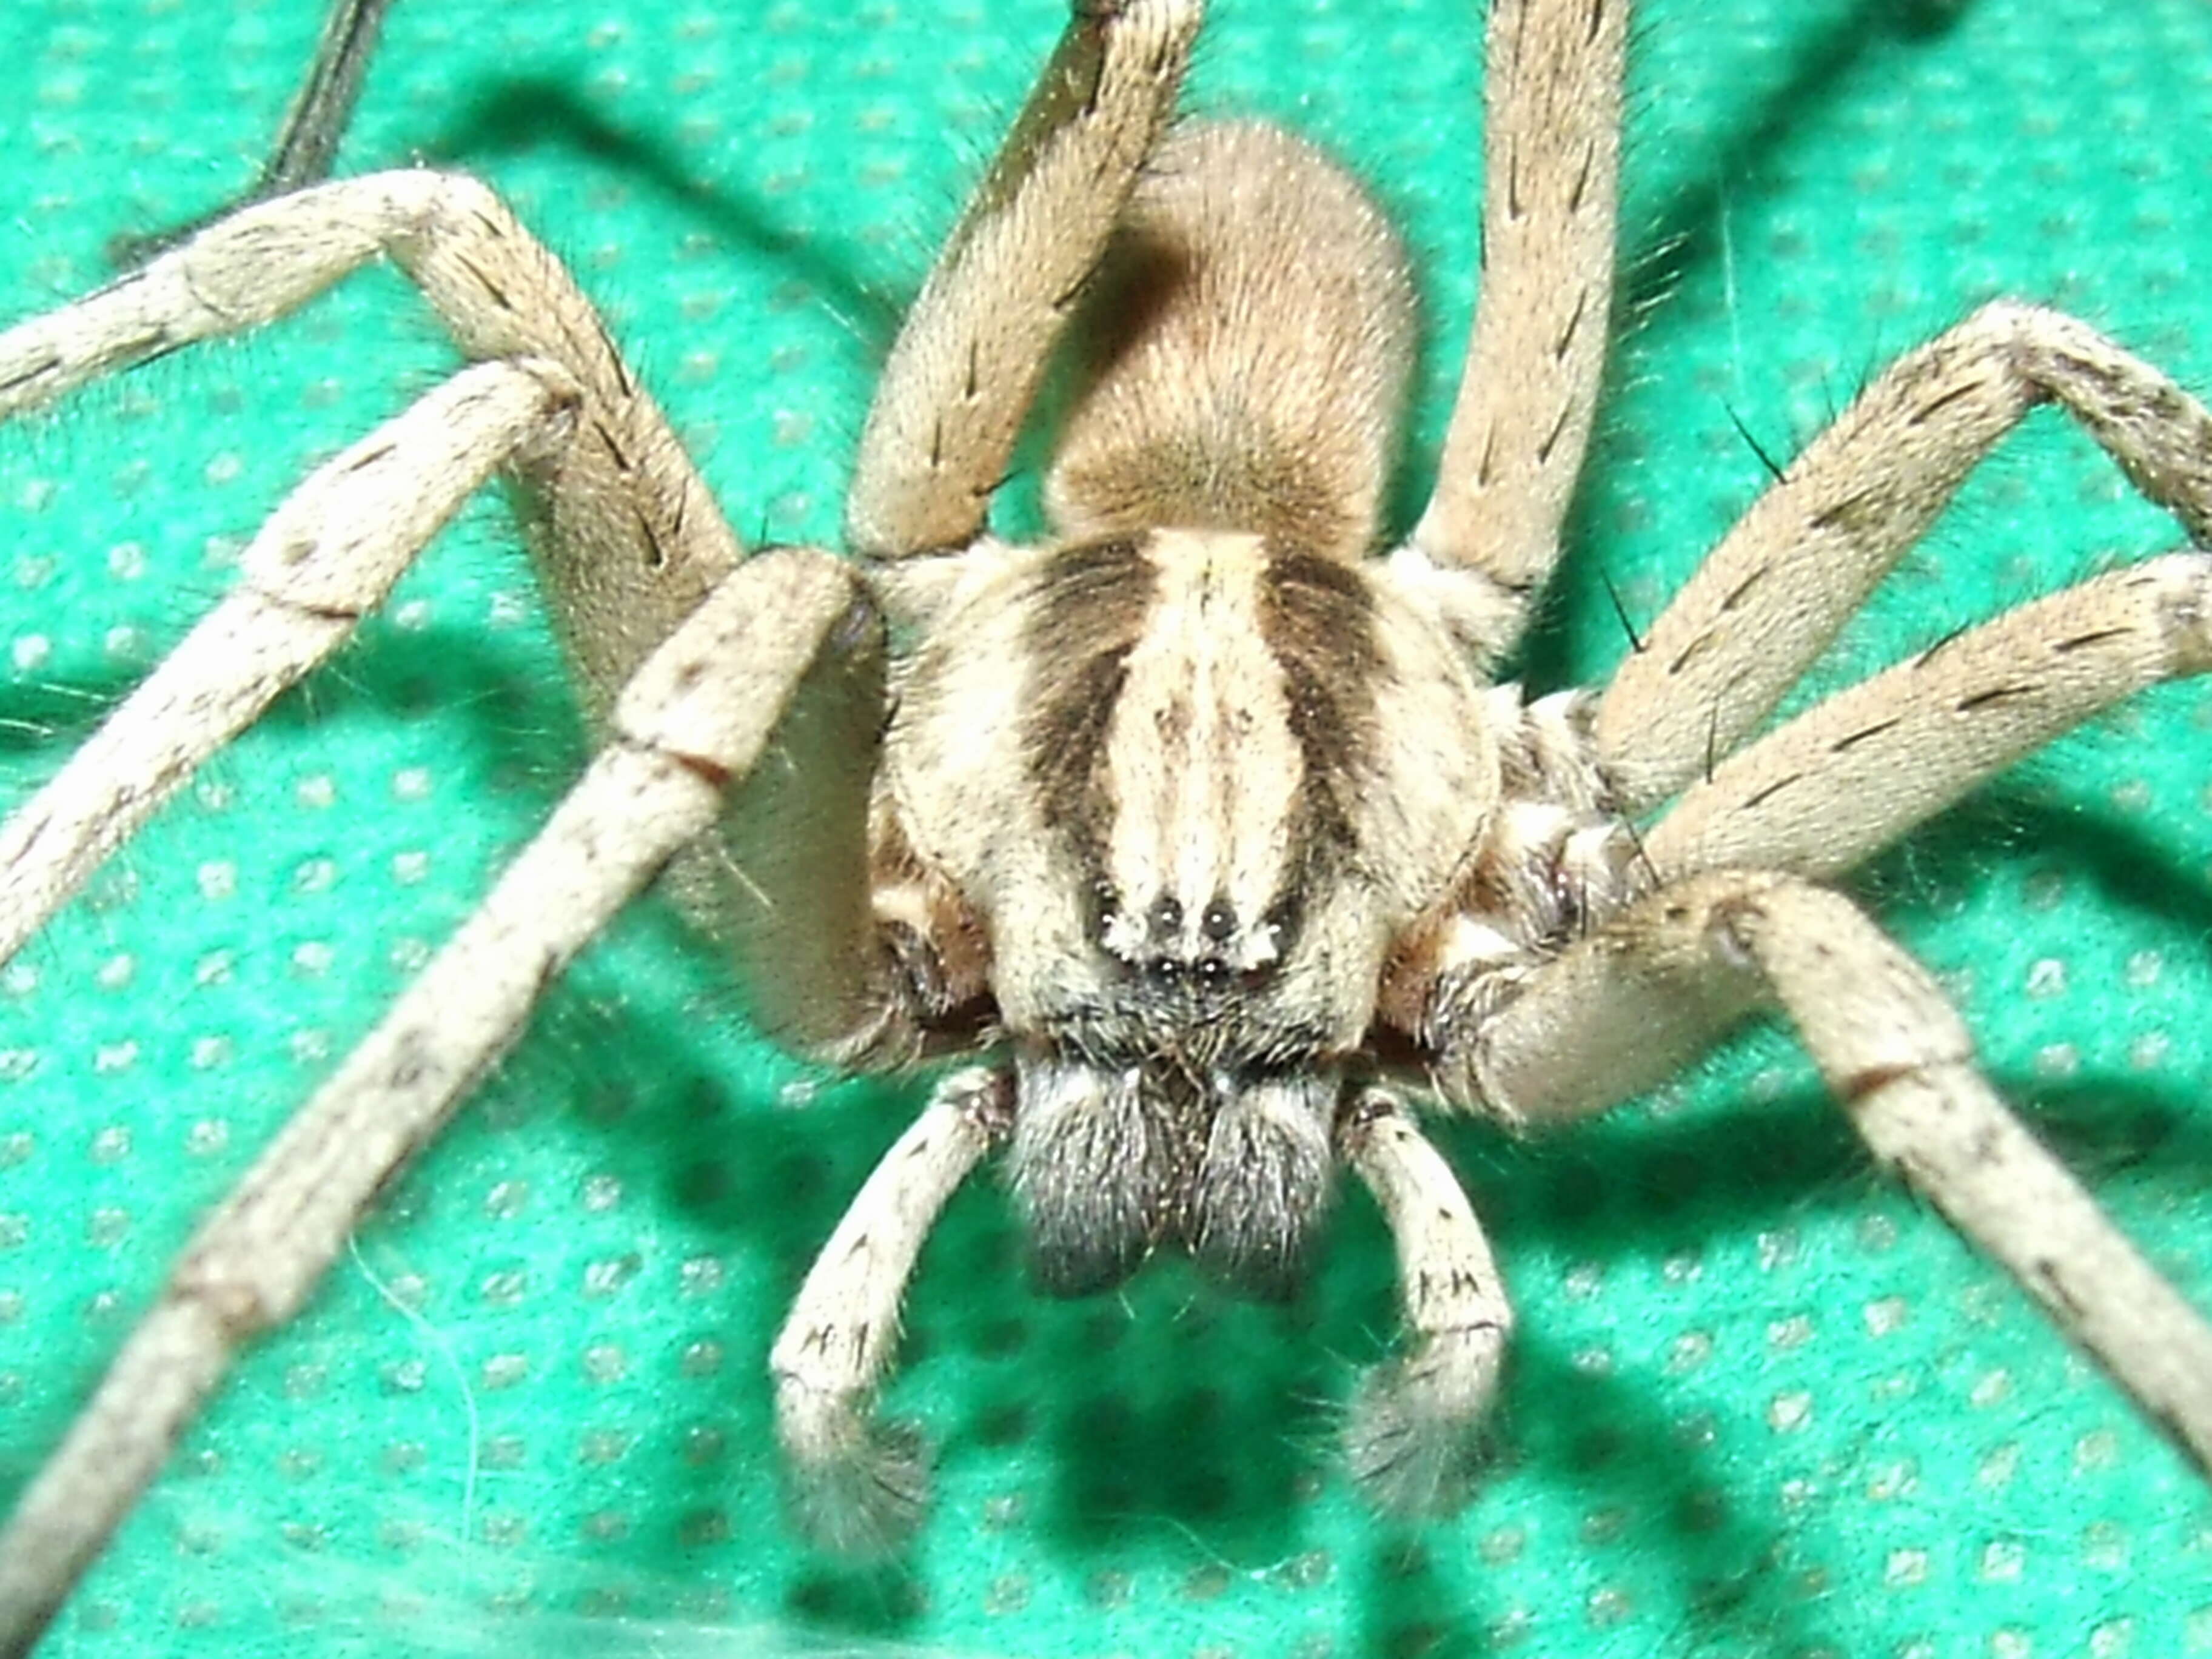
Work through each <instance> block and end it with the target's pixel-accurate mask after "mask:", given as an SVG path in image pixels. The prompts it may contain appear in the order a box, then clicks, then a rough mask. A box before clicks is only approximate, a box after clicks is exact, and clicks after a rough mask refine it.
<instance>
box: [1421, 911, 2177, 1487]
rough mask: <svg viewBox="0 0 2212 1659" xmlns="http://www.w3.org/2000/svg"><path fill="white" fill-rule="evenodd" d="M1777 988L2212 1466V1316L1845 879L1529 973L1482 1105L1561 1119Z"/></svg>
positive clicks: (1912, 1148) (2152, 1407)
mask: <svg viewBox="0 0 2212 1659" xmlns="http://www.w3.org/2000/svg"><path fill="white" fill-rule="evenodd" d="M1762 1001H1763V1002H1766V1003H1769V1004H1771V1005H1772V1006H1775V1007H1776V1008H1778V1010H1779V1012H1782V1013H1783V1014H1784V1016H1785V1017H1786V1018H1789V1020H1790V1022H1791V1024H1794V1025H1795V1026H1796V1029H1797V1032H1798V1035H1799V1036H1800V1037H1801V1038H1802V1040H1803V1042H1804V1043H1805V1046H1806V1048H1807V1049H1808V1051H1809V1052H1810V1053H1811V1054H1812V1056H1813V1058H1814V1060H1815V1061H1816V1062H1817V1063H1818V1065H1819V1066H1820V1072H1821V1075H1822V1076H1823V1077H1824V1078H1825V1079H1826V1080H1827V1084H1828V1086H1829V1088H1830V1089H1831V1090H1832V1091H1833V1092H1834V1094H1835V1096H1836V1097H1837V1100H1838V1103H1839V1104H1841V1106H1842V1107H1843V1109H1844V1112H1845V1114H1846V1115H1848V1116H1849V1117H1850V1120H1851V1122H1852V1124H1853V1126H1854V1127H1856V1128H1857V1130H1858V1132H1859V1133H1860V1134H1861V1135H1862V1136H1863V1138H1864V1139H1865V1140H1866V1142H1867V1145H1868V1146H1869V1147H1870V1148H1871V1149H1872V1150H1873V1152H1874V1154H1875V1157H1876V1158H1878V1159H1880V1160H1881V1163H1882V1164H1885V1165H1886V1166H1887V1167H1889V1168H1891V1169H1893V1170H1896V1171H1897V1172H1898V1173H1899V1174H1900V1175H1902V1176H1904V1177H1905V1180H1906V1181H1907V1182H1910V1183H1911V1185H1912V1187H1913V1188H1915V1189H1916V1190H1917V1191H1918V1192H1919V1193H1920V1194H1923V1196H1924V1197H1926V1198H1927V1199H1928V1200H1929V1202H1931V1203H1932V1204H1934V1205H1935V1206H1936V1208H1937V1209H1938V1210H1940V1211H1942V1213H1943V1214H1944V1216H1945V1217H1946V1218H1948V1219H1949V1221H1950V1222H1951V1224H1952V1225H1953V1226H1954V1227H1956V1228H1957V1229H1958V1230H1959V1231H1960V1233H1962V1234H1964V1235H1965V1236H1966V1237H1967V1238H1968V1239H1969V1240H1971V1241H1972V1243H1974V1244H1975V1245H1976V1246H1978V1248H1979V1249H1982V1250H1983V1251H1984V1252H1985V1253H1986V1254H1987V1255H1990V1256H1991V1257H1993V1258H1994V1259H1995V1260H1996V1261H1997V1262H1999V1263H2000V1264H2001V1265H2002V1266H2003V1267H2004V1268H2005V1269H2006V1270H2007V1271H2008V1273H2011V1274H2012V1276H2013V1277H2014V1278H2015V1279H2018V1280H2019V1281H2020V1283H2021V1285H2022V1286H2023V1287H2024V1288H2025V1289H2026V1290H2027V1291H2028V1293H2029V1294H2030V1295H2032V1296H2033V1297H2035V1299H2036V1300H2037V1301H2038V1302H2039V1303H2040V1304H2042V1305H2043V1307H2044V1310H2045V1312H2046V1313H2048V1314H2049V1315H2050V1316H2051V1320H2052V1322H2054V1323H2056V1324H2057V1326H2058V1327H2059V1328H2060V1329H2062V1330H2063V1331H2064V1332H2065V1333H2066V1334H2068V1335H2069V1336H2070V1337H2071V1338H2073V1340H2075V1341H2076V1342H2077V1343H2079V1344H2080V1345H2081V1347H2082V1348H2083V1349H2084V1350H2086V1351H2087V1352H2088V1353H2089V1354H2090V1356H2091V1357H2092V1358H2094V1359H2095V1360H2096V1361H2097V1362H2098V1364H2100V1365H2102V1366H2103V1367H2104V1368H2105V1370H2106V1371H2107V1372H2108V1373H2109V1374H2110V1375H2111V1376H2112V1379H2113V1380H2114V1381H2115V1382H2117V1383H2118V1384H2119V1385H2120V1387H2121V1388H2122V1389H2124V1390H2125V1391H2126V1392H2127V1393H2128V1394H2130V1395H2132V1396H2133V1397H2134V1398H2135V1400H2136V1402H2137V1403H2138V1405H2140V1407H2142V1410H2143V1412H2144V1413H2145V1414H2146V1415H2147V1416H2148V1417H2149V1418H2150V1419H2151V1420H2152V1421H2154V1422H2155V1423H2158V1424H2159V1425H2161V1426H2162V1427H2164V1428H2165V1429H2166V1431H2167V1432H2168V1433H2170V1434H2171V1435H2172V1437H2173V1438H2174V1439H2175V1440H2176V1441H2177V1442H2178V1443H2179V1444H2180V1445H2181V1446H2182V1447H2183V1448H2184V1449H2185V1450H2186V1451H2187V1452H2188V1454H2189V1455H2191V1457H2192V1458H2194V1459H2195V1460H2196V1462H2197V1463H2198V1464H2199V1466H2200V1467H2203V1468H2206V1469H2207V1470H2208V1471H2212V1325H2208V1324H2207V1322H2206V1321H2205V1319H2204V1317H2203V1315H2201V1314H2199V1313H2198V1312H2197V1310H2194V1309H2193V1308H2191V1306H2190V1305H2189V1304H2187V1303H2185V1302H2184V1301H2183V1300H2182V1299H2181V1297H2180V1296H2179V1294H2178V1293H2177V1292H2176V1291H2174V1290H2173V1289H2172V1287H2171V1286H2170V1285H2167V1284H2166V1282H2165V1280H2164V1279H2160V1277H2159V1275H2158V1273H2156V1271H2155V1270H2154V1269H2153V1268H2152V1267H2151V1266H2150V1264H2149V1263H2148V1262H2147V1261H2144V1260H2143V1258H2142V1255H2141V1254H2140V1253H2139V1252H2138V1251H2137V1250H2136V1248H2135V1247H2134V1246H2133V1245H2132V1244H2130V1243H2129V1242H2128V1241H2127V1239H2126V1238H2125V1237H2123V1236H2122V1235H2121V1233H2120V1232H2119V1231H2118V1228H2116V1227H2115V1226H2114V1225H2112V1221H2111V1219H2110V1218H2108V1217H2106V1214H2105V1213H2104V1212H2103V1211H2102V1210H2100V1208H2099V1207H2098V1206H2097V1203H2096V1200H2094V1199H2093V1198H2092V1197H2091V1196H2090V1195H2089V1194H2088V1193H2087V1191H2086V1190H2085V1189H2084V1188H2082V1187H2081V1184H2080V1183H2079V1182H2076V1181H2075V1179H2074V1177H2073V1176H2071V1175H2069V1174H2068V1173H2067V1171H2066V1170H2065V1169H2064V1168H2063V1166H2062V1165H2061V1164H2059V1163H2058V1161H2057V1159H2056V1158H2053V1157H2052V1156H2051V1154H2050V1153H2049V1152H2047V1151H2045V1149H2044V1148H2043V1146H2040V1145H2039V1143H2038V1142H2037V1141H2036V1140H2035V1139H2034V1138H2033V1136H2031V1135H2030V1134H2029V1133H2027V1130H2026V1129H2025V1128H2023V1127H2021V1124H2020V1122H2019V1121H2018V1120H2017V1119H2015V1117H2014V1116H2013V1115H2012V1114H2011V1113H2010V1112H2009V1111H2008V1110H2007V1109H2005V1107H2004V1105H2003V1103H2002V1102H2000V1101H1999V1100H1998V1099H1997V1097H1996V1094H1995V1093H1994V1091H1991V1089H1990V1086H1989V1085H1988V1083H1987V1082H1986V1081H1984V1079H1983V1078H1982V1076H1981V1074H1980V1073H1979V1072H1978V1070H1976V1068H1975V1066H1974V1060H1973V1048H1972V1041H1971V1039H1970V1038H1969V1037H1968V1036H1967V1033H1966V1028H1965V1026H1964V1025H1963V1024H1961V1023H1960V1019H1959V1018H1958V1016H1957V1014H1956V1013H1954V1012H1953V1011H1952V1009H1951V1007H1950V1006H1949V1004H1948V1002H1947V1001H1946V1000H1945V999H1944V997H1943V994H1942V992H1941V991H1940V990H1939V989H1938V988H1937V987H1936V982H1935V981H1934V980H1933V979H1932V978H1931V977H1930V976H1929V974H1928V971H1927V970H1926V969H1923V968H1922V967H1921V966H1920V965H1919V964H1918V963H1916V962H1914V961H1913V960H1912V958H1911V957H1909V956H1908V955H1906V954H1905V951H1903V950H1902V949H1900V948H1899V946H1898V945H1896V944H1895V943H1894V942H1893V941H1892V940H1891V939H1888V938H1887V936H1885V935H1884V934H1883V933H1881V930H1880V929H1879V928H1877V927H1875V925H1874V923H1873V922H1871V921H1869V920H1868V919H1867V917H1866V916H1865V915H1863V914H1862V913H1861V912H1860V911H1859V910H1858V909H1857V907H1855V906H1854V905H1852V904H1851V903H1850V901H1849V900H1847V899H1844V897H1842V896H1840V895H1838V894H1836V893H1832V892H1830V891H1827V890H1825V889H1823V888H1820V887H1815V886H1813V885H1811V884H1808V883H1806V882H1804V881H1802V880H1799V879H1797V878H1795V877H1790V876H1781V875H1763V874H1746V873H1742V872H1718V873H1715V874H1712V875H1706V876H1699V877H1697V878H1692V879H1691V880H1688V881H1685V882H1682V883H1680V884H1678V885H1675V886H1674V887H1670V888H1668V889H1666V890H1662V891H1661V892H1659V893H1657V894H1655V895H1654V896H1651V897H1650V898H1649V899H1646V900H1644V902H1642V903H1640V904H1638V905H1637V906H1635V907H1634V908H1632V909H1631V910H1629V911H1628V912H1627V913H1626V915H1623V916H1622V917H1620V919H1619V921H1616V922H1615V923H1614V924H1613V925H1612V926H1610V927H1607V928H1606V929H1605V930H1603V932H1601V933H1599V934H1597V935H1595V936H1593V937H1592V938H1591V939H1586V940H1584V941H1583V942H1581V943H1580V944H1578V945H1575V946H1574V947H1573V948H1572V949H1571V950H1570V951H1568V952H1567V953H1566V954H1565V955H1564V956H1562V957H1559V959H1558V960H1557V961H1555V962H1553V963H1550V964H1548V965H1547V967H1546V968H1544V969H1542V970H1541V971H1540V972H1539V973H1538V974H1537V975H1534V977H1532V979H1531V980H1530V981H1529V982H1528V987H1527V989H1526V990H1525V991H1524V993H1523V994H1522V997H1521V998H1520V1000H1518V1001H1516V1003H1515V1004H1514V1005H1513V1006H1511V1007H1510V1008H1509V1009H1507V1010H1506V1011H1505V1012H1504V1013H1503V1014H1501V1015H1500V1016H1499V1017H1498V1018H1497V1019H1495V1020H1494V1021H1492V1024H1490V1025H1489V1026H1488V1027H1487V1028H1486V1030H1484V1031H1483V1032H1482V1033H1481V1034H1480V1038H1479V1039H1478V1040H1477V1042H1476V1043H1475V1044H1474V1050H1475V1051H1474V1053H1473V1054H1470V1055H1468V1056H1464V1057H1462V1061H1463V1064H1462V1066H1461V1067H1460V1068H1459V1070H1458V1073H1457V1074H1458V1075H1459V1076H1460V1077H1461V1079H1462V1088H1463V1089H1464V1090H1466V1091H1468V1092H1469V1093H1470V1094H1471V1096H1472V1097H1473V1098H1474V1100H1475V1101H1477V1102H1478V1103H1479V1109H1484V1110H1486V1111H1489V1112H1492V1113H1493V1114H1495V1115H1498V1116H1500V1117H1502V1118H1504V1119H1506V1120H1507V1121H1510V1122H1512V1123H1515V1124H1517V1125H1520V1126H1522V1127H1535V1126H1540V1125H1541V1126H1546V1127H1548V1126H1551V1125H1555V1124H1559V1123H1564V1122H1567V1121H1572V1120H1574V1119H1577V1118H1582V1117H1586V1116H1589V1115H1594V1114H1595V1113H1597V1112H1601V1111H1603V1110H1604V1109H1606V1108H1607V1107H1608V1106H1609V1105H1611V1104H1612V1103H1613V1102H1615V1101H1617V1100H1619V1099H1620V1098H1622V1097H1624V1096H1626V1094H1629V1093H1632V1092H1634V1091H1638V1090H1641V1089H1644V1088H1646V1087H1649V1086H1650V1085H1651V1084H1653V1083H1655V1082H1656V1081H1657V1080H1658V1079H1660V1078H1662V1077H1663V1076H1664V1075H1665V1074H1666V1073H1667V1072H1668V1071H1669V1070H1671V1069H1672V1067H1673V1066H1674V1065H1675V1064H1678V1063H1679V1062H1680V1060H1682V1059H1683V1058H1684V1057H1686V1055H1687V1054H1691V1053H1694V1052H1696V1051H1697V1050H1699V1048H1702V1047H1703V1046H1704V1045H1705V1043H1706V1042H1710V1040H1711V1037H1712V1036H1713V1035H1714V1034H1715V1033H1716V1032H1717V1030H1719V1029H1721V1028H1722V1027H1723V1026H1724V1025H1725V1024H1727V1023H1728V1021H1729V1019H1730V1018H1734V1017H1735V1016H1738V1015H1740V1014H1741V1012H1744V1011H1745V1010H1747V1008H1749V1007H1751V1006H1754V1005H1755V1004H1757V1003H1759V1002H1762ZM1569 1059H1571V1060H1573V1061H1574V1062H1575V1063H1573V1064H1569V1063H1567V1061H1568V1060H1569Z"/></svg>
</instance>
